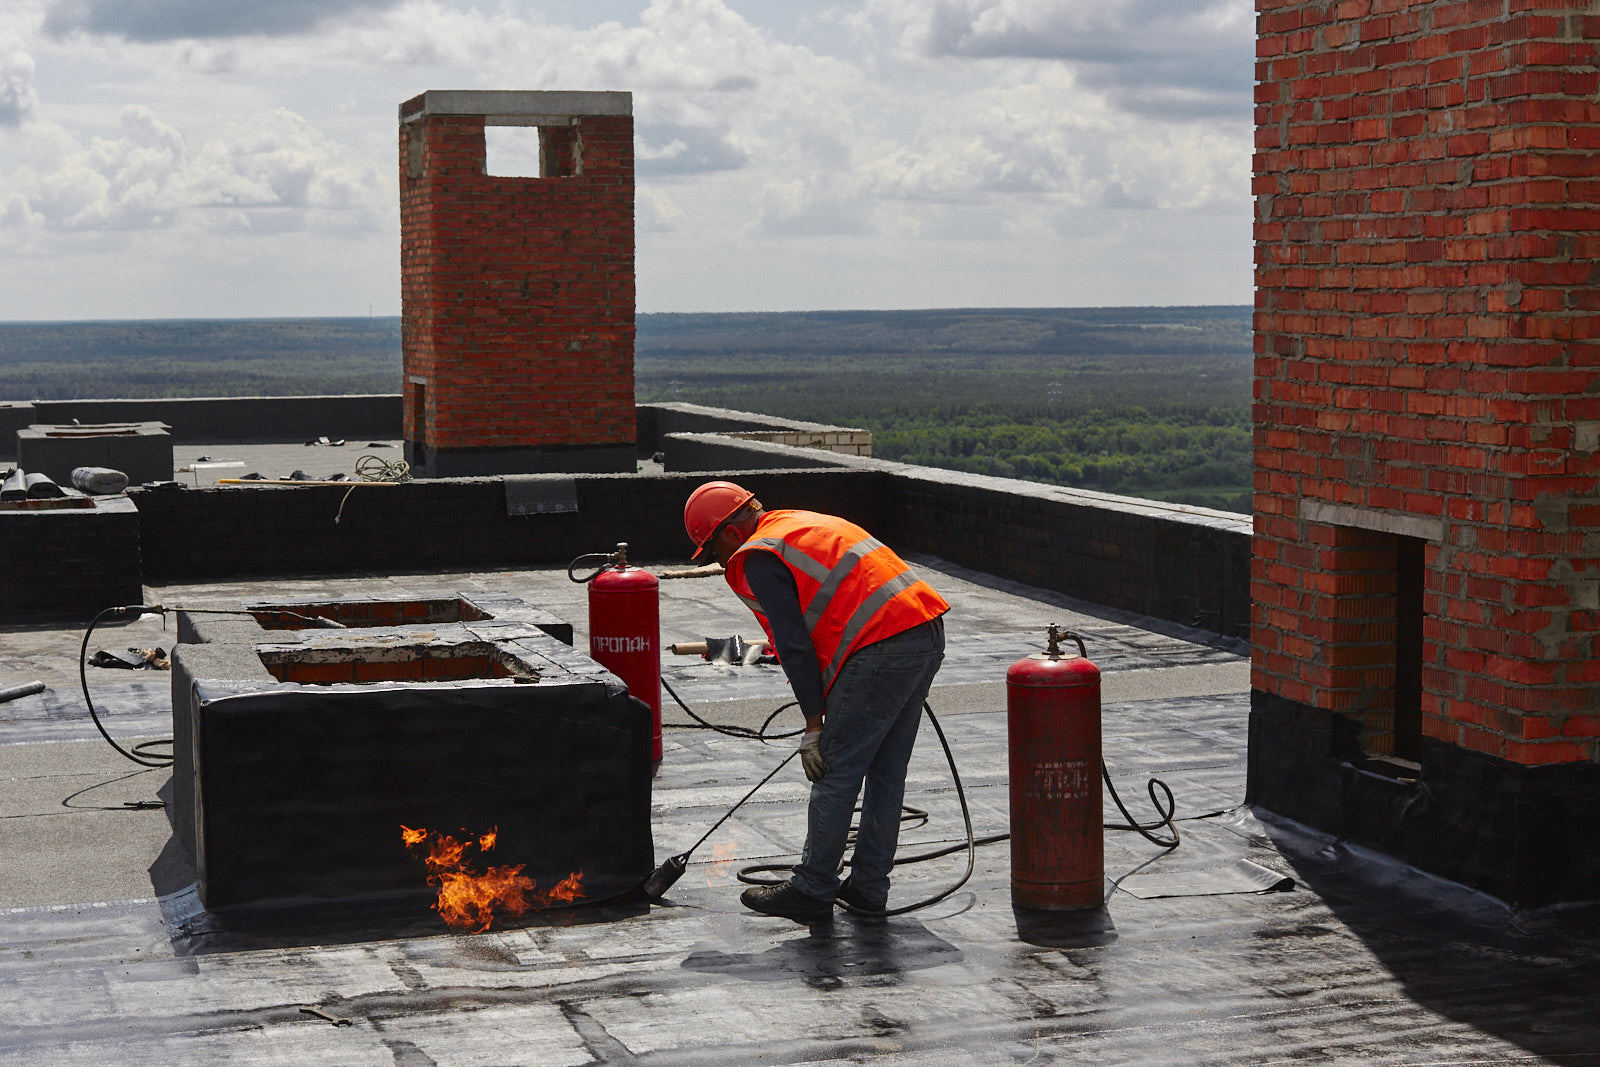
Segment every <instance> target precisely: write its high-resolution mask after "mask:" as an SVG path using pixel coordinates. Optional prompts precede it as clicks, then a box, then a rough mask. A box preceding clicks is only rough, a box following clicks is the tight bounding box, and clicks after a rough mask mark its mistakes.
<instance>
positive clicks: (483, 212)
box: [399, 92, 634, 475]
mask: <svg viewBox="0 0 1600 1067" xmlns="http://www.w3.org/2000/svg"><path fill="white" fill-rule="evenodd" d="M486 123H492V124H497V125H517V126H528V127H532V128H534V129H537V130H538V133H539V137H540V145H541V156H542V158H543V162H544V168H543V171H542V173H543V174H544V175H546V176H542V177H531V178H530V177H498V176H491V175H488V174H486V173H485V150H484V132H483V131H484V126H485V124H486ZM399 147H400V225H401V300H402V329H403V342H402V344H403V349H404V363H405V383H404V391H405V399H404V407H405V437H406V440H407V442H408V444H407V459H408V460H409V461H410V462H411V463H412V465H413V466H414V467H416V468H417V470H418V473H421V474H432V475H437V474H490V473H519V472H526V471H539V470H550V469H557V470H559V469H574V470H577V469H594V468H593V466H592V465H587V466H586V465H584V464H583V463H582V462H581V461H580V462H579V465H578V466H574V467H570V468H564V467H562V466H561V465H560V462H559V460H558V459H554V458H551V457H556V456H560V455H561V454H562V453H585V452H587V453H595V452H597V451H598V452H601V453H604V454H605V455H606V456H607V457H608V458H609V460H610V461H612V462H610V466H609V468H608V469H616V470H622V469H627V470H631V469H632V463H633V445H634V410H633V341H634V246H633V118H632V113H631V103H630V101H629V98H628V95H627V94H625V93H538V92H529V93H522V92H510V93H498V92H445V93H440V92H429V93H425V94H423V95H422V96H419V97H417V98H415V99H413V100H410V101H407V102H406V103H405V104H403V105H401V124H400V146H399Z"/></svg>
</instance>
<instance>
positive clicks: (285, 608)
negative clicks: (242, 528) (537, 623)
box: [247, 597, 494, 630]
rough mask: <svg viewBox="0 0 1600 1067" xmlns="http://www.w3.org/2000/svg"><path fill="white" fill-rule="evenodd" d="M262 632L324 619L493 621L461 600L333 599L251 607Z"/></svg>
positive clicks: (359, 623) (352, 623)
mask: <svg viewBox="0 0 1600 1067" xmlns="http://www.w3.org/2000/svg"><path fill="white" fill-rule="evenodd" d="M247 610H248V611H249V612H250V614H251V615H252V616H254V617H255V620H256V622H258V623H260V624H261V628H262V629H264V630H304V629H307V628H308V627H315V626H317V625H318V624H317V622H316V621H315V620H317V619H327V620H330V621H332V622H336V623H338V624H339V625H340V626H342V627H347V628H350V629H359V628H361V627H370V626H438V625H441V624H443V623H451V622H483V621H485V620H487V619H492V618H494V616H493V615H490V614H489V613H488V612H486V611H484V610H483V609H482V608H479V607H478V606H477V605H476V604H474V603H472V602H471V601H469V600H466V599H464V598H462V597H439V598H435V599H431V600H335V601H327V602H324V603H320V604H310V603H308V604H252V605H250V607H249V608H248V609H247Z"/></svg>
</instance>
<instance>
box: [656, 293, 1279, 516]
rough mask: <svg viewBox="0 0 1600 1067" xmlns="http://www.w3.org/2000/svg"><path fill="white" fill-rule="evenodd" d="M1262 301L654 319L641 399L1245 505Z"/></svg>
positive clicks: (969, 461) (1089, 484) (1040, 473)
mask: <svg viewBox="0 0 1600 1067" xmlns="http://www.w3.org/2000/svg"><path fill="white" fill-rule="evenodd" d="M1251 359H1252V357H1251V349H1250V312H1249V309H1248V308H1242V307H1240V308H1097V309H1043V310H1010V309H1007V310H1003V311H1001V310H995V311H941V312H876V313H875V312H847V313H832V314H829V315H817V314H805V313H802V314H795V315H767V316H754V315H750V316H739V315H728V316H711V315H706V316H674V315H662V316H649V317H647V318H641V321H640V330H639V358H638V361H637V371H636V373H637V377H638V396H639V399H640V400H641V401H682V402H688V403H698V404H708V405H712V406H716V407H729V408H736V409H739V410H745V411H759V412H762V413H765V414H769V415H778V416H783V417H786V418H794V419H806V420H810V421H814V422H826V423H833V424H835V425H846V426H859V427H862V428H864V429H868V430H871V431H872V435H873V455H875V456H877V457H878V458H880V459H891V460H900V461H903V462H907V463H918V464H922V465H924V466H930V467H943V468H948V469H951V470H961V471H970V472H973V473H978V474H993V475H1000V476H1003V477H1010V478H1024V479H1028V480H1031V481H1040V482H1049V483H1052V484H1056V485H1070V486H1074V487H1078V488H1085V489H1095V490H1100V491H1103V492H1109V493H1119V494H1124V495H1128V496H1139V497H1145V498H1147V499H1157V500H1167V501H1173V502H1177V503H1186V504H1200V505H1204V506H1207V507H1214V508H1222V509H1225V510H1231V511H1239V512H1244V513H1248V512H1249V510H1250V494H1251V487H1252V481H1253V477H1252V462H1251V428H1250V376H1251Z"/></svg>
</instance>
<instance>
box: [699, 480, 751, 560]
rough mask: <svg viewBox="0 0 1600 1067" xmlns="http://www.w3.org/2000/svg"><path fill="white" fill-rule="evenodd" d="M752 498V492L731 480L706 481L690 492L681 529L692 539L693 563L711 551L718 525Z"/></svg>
mask: <svg viewBox="0 0 1600 1067" xmlns="http://www.w3.org/2000/svg"><path fill="white" fill-rule="evenodd" d="M754 499H755V494H754V493H752V492H750V490H748V489H744V488H741V487H739V486H737V485H734V484H733V483H732V482H706V483H705V484H704V485H702V486H700V487H699V488H698V489H696V490H695V491H694V492H692V493H690V494H689V502H688V503H686V504H684V505H683V528H684V529H685V530H686V531H688V534H689V540H691V541H693V542H694V550H695V551H694V560H693V562H695V563H699V562H701V561H702V557H704V556H705V554H706V553H707V552H708V551H709V550H710V548H711V535H712V534H714V533H716V532H717V527H718V526H721V525H722V524H723V523H724V522H726V521H727V520H728V519H729V518H730V517H731V516H732V515H733V513H734V512H736V511H738V510H739V509H740V508H742V507H744V505H745V504H746V503H747V502H749V501H751V500H754Z"/></svg>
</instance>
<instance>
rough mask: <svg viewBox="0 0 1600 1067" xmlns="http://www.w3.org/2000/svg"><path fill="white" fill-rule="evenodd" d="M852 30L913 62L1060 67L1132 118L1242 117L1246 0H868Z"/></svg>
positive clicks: (1249, 21) (1247, 80)
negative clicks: (869, 29) (882, 38)
mask: <svg viewBox="0 0 1600 1067" xmlns="http://www.w3.org/2000/svg"><path fill="white" fill-rule="evenodd" d="M860 24H863V25H872V24H876V25H879V26H882V27H885V28H886V29H888V31H889V32H890V33H891V34H893V35H894V36H895V37H896V38H897V39H898V41H899V44H900V46H901V47H902V48H904V49H907V50H908V51H910V52H913V53H915V54H918V55H922V56H928V57H940V56H947V57H957V58H965V59H998V58H1012V59H1018V58H1020V59H1049V60H1057V61H1060V62H1063V63H1067V64H1070V65H1071V66H1073V67H1074V68H1075V69H1076V70H1077V71H1078V72H1079V73H1080V76H1081V77H1082V78H1083V81H1084V84H1085V85H1086V86H1090V87H1093V88H1097V89H1100V90H1103V91H1104V92H1106V93H1107V94H1108V96H1109V97H1110V98H1111V99H1112V100H1113V101H1114V102H1115V103H1116V104H1117V106H1119V107H1122V108H1124V109H1126V110H1128V111H1131V112H1135V113H1138V114H1142V115H1150V116H1154V117H1158V118H1166V119H1172V118H1215V117H1222V116H1229V115H1237V114H1239V113H1240V109H1241V108H1244V109H1246V112H1245V113H1248V111H1247V109H1248V107H1249V99H1250V91H1251V84H1252V77H1253V73H1254V67H1253V59H1254V42H1255V25H1254V14H1253V9H1252V5H1251V3H1250V0H868V2H867V4H866V8H865V16H864V17H863V18H862V19H861V20H860Z"/></svg>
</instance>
